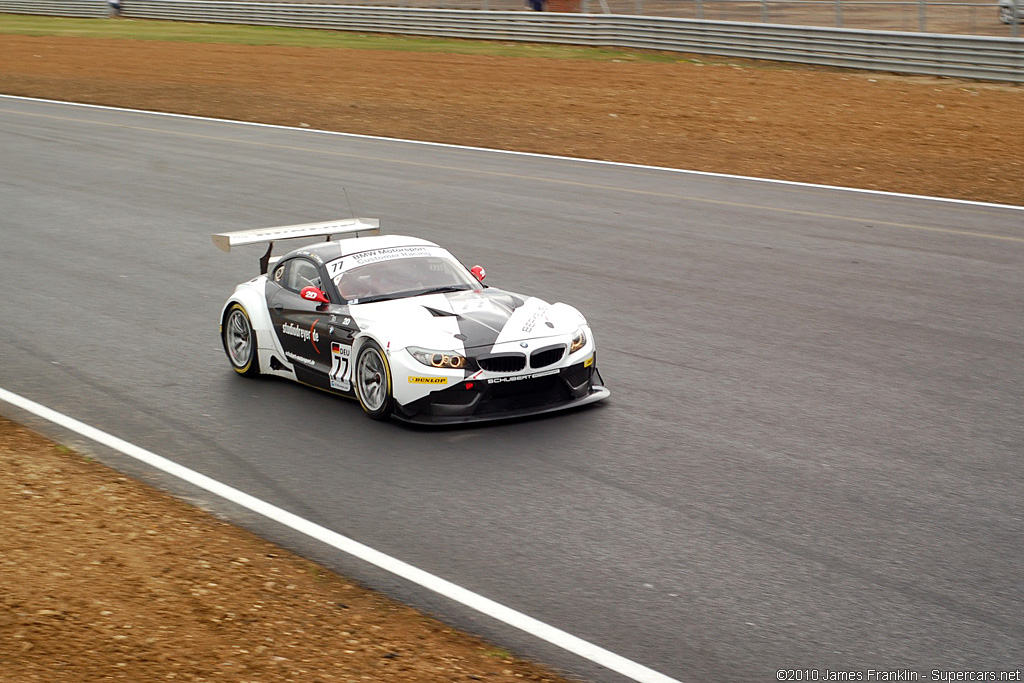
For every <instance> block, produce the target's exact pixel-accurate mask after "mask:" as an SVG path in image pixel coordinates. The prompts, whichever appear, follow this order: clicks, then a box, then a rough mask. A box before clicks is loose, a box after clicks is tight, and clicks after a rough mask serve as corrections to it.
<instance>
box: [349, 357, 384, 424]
mask: <svg viewBox="0 0 1024 683" xmlns="http://www.w3.org/2000/svg"><path fill="white" fill-rule="evenodd" d="M354 374H355V385H356V397H358V398H359V405H361V406H362V407H363V410H364V411H366V414H367V415H369V416H370V417H371V418H373V419H374V420H386V419H387V418H388V417H389V416H390V415H391V408H392V406H393V398H392V394H391V366H390V365H388V359H387V357H386V356H385V355H384V352H383V351H381V349H380V346H379V345H378V344H377V342H375V341H372V340H371V341H368V342H366V343H365V344H363V346H362V348H360V349H359V354H358V355H357V356H356V368H355V373H354Z"/></svg>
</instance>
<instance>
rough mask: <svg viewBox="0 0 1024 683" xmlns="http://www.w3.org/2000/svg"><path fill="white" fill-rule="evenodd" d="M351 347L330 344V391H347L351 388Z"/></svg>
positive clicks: (336, 343) (334, 343)
mask: <svg viewBox="0 0 1024 683" xmlns="http://www.w3.org/2000/svg"><path fill="white" fill-rule="evenodd" d="M351 359H352V347H351V346H345V345H344V344H339V343H338V342H331V374H330V379H331V389H339V390H341V391H349V390H351V388H352V382H351V375H352V363H350V362H349V361H350V360H351Z"/></svg>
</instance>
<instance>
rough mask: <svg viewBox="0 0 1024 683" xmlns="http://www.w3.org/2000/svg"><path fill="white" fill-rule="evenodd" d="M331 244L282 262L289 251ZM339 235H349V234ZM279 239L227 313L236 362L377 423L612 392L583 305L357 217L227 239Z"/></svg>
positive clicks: (577, 402) (572, 403) (566, 404)
mask: <svg viewBox="0 0 1024 683" xmlns="http://www.w3.org/2000/svg"><path fill="white" fill-rule="evenodd" d="M318 237H325V238H326V240H325V241H321V242H317V243H314V244H311V245H306V246H302V247H299V248H297V249H295V250H294V251H291V252H289V253H287V254H285V255H284V256H282V257H280V258H273V257H272V251H273V248H274V243H275V242H280V241H283V240H290V239H299V238H318ZM335 238H339V239H335ZM213 241H214V244H216V245H217V246H218V247H219V248H220V249H222V250H224V251H230V249H231V247H233V246H238V245H245V244H258V243H266V244H267V245H268V248H267V251H266V253H265V254H264V255H263V257H262V258H261V259H260V275H259V276H258V277H255V278H253V279H252V280H249V281H248V282H244V283H242V284H240V285H238V286H237V287H236V288H235V291H234V293H233V294H232V295H231V296H230V297H229V298H228V300H227V302H226V303H225V305H224V307H223V310H222V312H221V317H220V335H221V340H222V342H223V344H224V351H225V352H226V353H227V357H228V360H229V361H230V363H231V367H232V368H234V371H235V372H236V373H238V374H239V375H243V376H246V377H252V376H257V375H260V374H266V375H276V376H278V377H286V378H288V379H293V380H296V381H298V382H301V383H303V384H307V385H310V386H312V387H316V388H318V389H323V390H325V391H329V392H333V393H336V394H341V395H343V396H348V397H351V398H355V399H356V400H358V401H359V403H360V404H361V405H362V408H363V410H364V411H365V412H366V414H367V415H369V416H370V417H371V418H374V419H378V420H384V419H388V418H390V417H394V418H397V419H400V420H404V421H407V422H413V423H420V424H450V423H460V422H473V421H483V420H495V419H501V418H513V417H520V416H525V415H534V414H538V413H546V412H550V411H556V410H564V409H567V408H574V407H576V406H582V405H585V404H588V403H593V402H595V401H600V400H601V399H604V398H606V397H608V395H609V393H610V392H609V391H608V389H606V388H605V387H604V382H603V381H602V379H601V374H600V372H598V369H597V356H596V347H595V344H594V334H593V332H592V331H591V329H590V326H589V325H588V324H587V321H586V319H585V318H584V317H583V316H582V315H581V314H580V313H579V311H577V310H576V309H575V308H573V307H571V306H568V305H566V304H563V303H555V304H549V303H546V302H544V301H542V300H540V299H537V298H534V297H530V296H524V295H521V294H515V293H513V292H507V291H504V290H501V289H497V288H495V287H489V286H487V285H485V284H483V279H484V275H485V273H484V270H483V268H481V267H480V266H474V267H473V268H471V269H467V268H466V267H465V266H464V265H463V264H462V263H460V262H459V260H458V259H456V258H455V257H454V256H452V254H450V253H449V252H448V251H447V250H445V249H443V248H441V247H440V246H438V245H437V244H434V243H433V242H428V241H426V240H423V239H418V238H415V237H403V236H400V235H381V234H380V222H379V221H378V220H376V219H368V218H353V219H347V220H338V221H327V222H321V223H306V224H301V225H287V226H281V227H275V228H262V229H257V230H243V231H238V232H227V233H220V234H217V235H213Z"/></svg>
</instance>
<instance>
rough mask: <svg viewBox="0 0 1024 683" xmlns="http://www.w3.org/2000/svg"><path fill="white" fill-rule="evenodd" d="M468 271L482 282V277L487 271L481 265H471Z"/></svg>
mask: <svg viewBox="0 0 1024 683" xmlns="http://www.w3.org/2000/svg"><path fill="white" fill-rule="evenodd" d="M469 272H471V273H473V277H475V278H476V279H477V280H479V281H480V282H483V281H484V278H485V277H487V272H486V271H485V270H484V267H483V266H473V267H472V268H470V269H469Z"/></svg>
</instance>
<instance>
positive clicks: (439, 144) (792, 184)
mask: <svg viewBox="0 0 1024 683" xmlns="http://www.w3.org/2000/svg"><path fill="white" fill-rule="evenodd" d="M2 98H6V99H12V100H25V101H28V102H42V103H44V104H58V105H67V106H70V107H84V108H86V109H104V110H109V111H120V112H125V113H129V114H148V115H152V116H166V117H170V118H179V119H192V120H195V121H209V122H211V123H228V124H235V125H239V126H255V127H258V128H274V129H278V130H288V131H296V132H302V133H316V134H319V135H336V136H339V137H348V138H355V139H358V140H380V141H382V142H398V143H403V144H408V145H423V146H426V147H442V148H447V149H462V150H467V151H471V152H492V153H494V154H511V155H513V156H523V157H535V158H539V159H555V160H559V161H573V162H578V163H582V164H597V165H602V166H616V167H619V168H636V169H640V170H645V171H664V172H666V173H680V174H683V175H694V176H702V177H706V178H724V179H729V180H744V181H749V182H756V183H767V184H770V185H786V186H790V187H806V188H813V189H818V190H835V191H837V192H852V193H855V194H867V195H876V196H879V197H898V198H902V199H921V200H925V201H931V202H944V203H947V204H963V205H965V206H982V207H988V208H993V209H1015V210H1017V211H1024V206H1018V205H1016V204H996V203H993V202H980V201H974V200H971V199H953V198H951V197H931V196H928V195H923V194H906V193H903V192H885V191H884V190H868V189H864V188H860V187H843V186H841V185H821V184H817V183H801V182H798V181H796V180H779V179H776V178H758V177H756V176H745V175H733V174H730V173H713V172H711V171H693V170H690V169H685V168H671V167H669V166H646V165H644V164H628V163H625V162H622V161H604V160H602V159H583V158H580V157H563V156H558V155H555V154H538V153H536V152H517V151H515V150H506V149H494V148H491V147H470V146H468V145H454V144H451V143H446V142H425V141H423V140H406V139H403V138H388V137H383V136H380V135H360V134H358V133H341V132H338V131H334V130H320V129H318V128H298V127H295V126H282V125H278V124H273V123H256V122H253V121H234V120H232V119H215V118H210V117H206V116H194V115H192V114H173V113H169V112H161V111H149V110H146V109H126V108H123V107H110V106H106V105H102V104H84V103H81V102H63V101H61V100H47V99H42V98H39V97H21V96H19V95H0V99H2Z"/></svg>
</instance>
